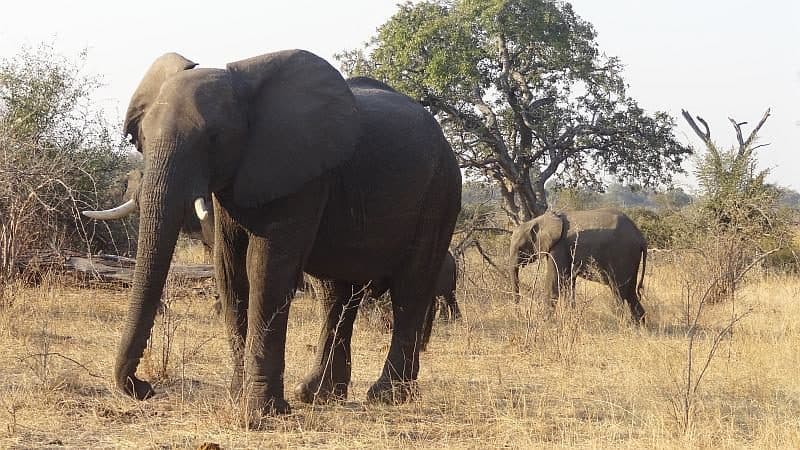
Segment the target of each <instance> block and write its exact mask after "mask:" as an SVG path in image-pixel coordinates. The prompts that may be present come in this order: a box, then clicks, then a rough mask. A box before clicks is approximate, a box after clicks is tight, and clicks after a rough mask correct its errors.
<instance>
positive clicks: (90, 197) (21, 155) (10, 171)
mask: <svg viewBox="0 0 800 450" xmlns="http://www.w3.org/2000/svg"><path fill="white" fill-rule="evenodd" d="M85 57H86V55H85V54H81V55H80V56H79V59H78V60H77V61H73V60H70V59H68V58H65V57H63V56H61V55H59V54H57V53H56V52H55V51H54V50H53V48H52V46H49V45H41V46H39V47H36V48H24V49H22V50H21V51H20V52H19V53H18V54H17V55H15V56H12V57H10V58H6V59H2V60H0V278H8V277H10V276H13V275H14V274H15V273H16V270H17V266H18V264H19V262H20V261H19V260H20V258H21V256H22V255H28V256H29V255H30V254H31V253H34V252H37V251H41V250H45V249H46V250H60V249H62V248H63V247H67V248H71V249H78V250H79V249H84V250H95V249H98V248H101V247H102V248H106V249H109V248H111V249H113V248H114V244H115V242H120V244H121V245H122V250H123V251H118V252H119V253H123V252H124V250H127V249H128V247H130V244H131V243H132V241H133V239H131V236H130V234H129V233H125V229H124V223H123V224H120V223H116V224H101V225H99V228H97V229H95V228H93V224H90V223H87V222H84V221H83V219H82V218H81V216H80V214H78V211H79V210H80V209H82V208H86V207H87V206H90V207H92V208H93V207H96V206H98V205H100V206H110V205H112V204H113V203H115V202H116V200H118V197H116V195H117V194H119V189H118V188H117V187H118V186H117V180H119V178H120V176H121V175H122V174H123V173H124V172H125V171H127V170H128V168H129V167H130V165H131V161H130V158H129V156H128V154H127V152H126V151H125V145H126V144H125V143H124V141H123V139H122V136H121V135H120V134H119V133H118V132H117V131H116V130H118V129H119V127H118V126H116V125H111V124H109V122H108V121H107V120H106V119H105V117H104V115H103V113H102V111H100V110H98V109H96V108H94V107H93V106H92V104H91V101H90V99H91V94H92V93H93V92H94V90H95V89H96V88H97V87H98V86H99V81H98V79H97V78H96V77H93V76H89V75H86V74H84V73H83V70H82V68H81V64H82V62H83V60H84V59H85ZM114 188H117V189H114ZM115 197H116V198H115ZM112 227H113V228H112ZM115 236H116V238H115ZM134 237H135V236H134ZM117 250H119V249H117Z"/></svg>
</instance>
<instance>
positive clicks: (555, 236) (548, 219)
mask: <svg viewBox="0 0 800 450" xmlns="http://www.w3.org/2000/svg"><path fill="white" fill-rule="evenodd" d="M532 231H533V232H534V233H535V234H536V246H537V247H538V248H537V250H538V251H540V252H549V251H550V249H552V248H553V246H554V245H556V242H558V241H559V240H560V239H561V234H562V232H563V231H564V222H563V221H562V220H561V218H560V217H558V216H557V215H555V214H553V213H551V212H546V213H544V214H542V215H541V216H539V217H537V218H536V219H535V225H534V227H533V229H532Z"/></svg>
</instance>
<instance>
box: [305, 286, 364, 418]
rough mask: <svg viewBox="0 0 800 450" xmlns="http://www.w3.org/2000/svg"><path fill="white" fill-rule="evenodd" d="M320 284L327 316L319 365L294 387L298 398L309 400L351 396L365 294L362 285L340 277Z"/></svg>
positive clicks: (326, 399) (321, 339)
mask: <svg viewBox="0 0 800 450" xmlns="http://www.w3.org/2000/svg"><path fill="white" fill-rule="evenodd" d="M320 285H321V286H320V292H319V296H320V301H321V303H322V306H323V308H324V309H325V310H326V319H325V325H324V327H323V328H322V332H321V334H320V337H319V344H318V345H317V356H316V362H315V367H314V368H312V369H311V371H310V372H309V373H308V374H307V375H306V377H305V379H304V380H303V381H302V382H301V383H299V384H298V385H297V386H296V387H295V389H294V392H295V396H296V397H297V399H298V400H300V401H302V402H305V403H313V402H320V403H323V402H327V401H328V400H330V399H340V400H344V399H346V398H347V388H348V386H349V384H350V372H351V367H352V363H351V351H350V340H351V338H352V336H353V322H354V321H355V318H356V313H357V312H358V306H359V304H360V302H361V299H362V298H363V297H364V292H363V291H364V289H363V286H361V285H355V284H352V283H349V282H339V281H323V282H321V283H320Z"/></svg>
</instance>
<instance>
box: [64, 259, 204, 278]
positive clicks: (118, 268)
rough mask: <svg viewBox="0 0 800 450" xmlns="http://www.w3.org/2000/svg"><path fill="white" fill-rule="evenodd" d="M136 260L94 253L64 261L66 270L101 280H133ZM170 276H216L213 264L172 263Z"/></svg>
mask: <svg viewBox="0 0 800 450" xmlns="http://www.w3.org/2000/svg"><path fill="white" fill-rule="evenodd" d="M135 265H136V260H135V259H131V258H125V257H123V256H116V255H93V256H91V257H83V256H68V257H67V258H66V260H65V261H64V268H65V269H66V270H70V271H75V272H80V273H83V274H86V275H88V276H90V277H92V278H95V279H97V280H99V281H110V282H122V283H124V284H130V283H132V282H133V270H134V267H135ZM169 276H170V277H173V278H175V279H183V280H204V279H207V278H212V277H213V276H214V266H213V265H211V264H172V266H170V269H169Z"/></svg>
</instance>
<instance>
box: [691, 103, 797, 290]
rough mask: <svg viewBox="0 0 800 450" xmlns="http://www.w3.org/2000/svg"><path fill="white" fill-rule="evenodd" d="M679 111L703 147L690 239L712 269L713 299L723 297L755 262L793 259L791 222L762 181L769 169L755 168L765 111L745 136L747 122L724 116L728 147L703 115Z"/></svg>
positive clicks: (778, 262) (773, 189)
mask: <svg viewBox="0 0 800 450" xmlns="http://www.w3.org/2000/svg"><path fill="white" fill-rule="evenodd" d="M682 114H683V117H684V119H686V121H687V122H688V123H689V125H690V126H691V127H692V129H693V130H694V132H695V133H696V134H697V136H699V137H700V139H701V140H702V141H703V144H705V147H706V151H705V153H704V154H703V155H702V157H701V159H700V160H699V162H698V163H697V172H696V175H697V179H698V182H699V185H700V190H701V193H702V197H701V198H700V200H699V202H698V206H699V211H700V214H699V217H698V218H697V219H696V222H697V223H695V224H693V225H694V226H693V228H694V230H695V235H696V236H695V241H696V242H697V247H698V248H700V249H701V250H703V253H704V255H705V257H706V258H707V262H708V263H709V265H710V267H711V268H712V270H715V271H716V272H717V275H716V282H715V287H716V289H717V292H715V293H714V298H715V299H725V298H728V297H731V296H732V295H733V294H734V293H735V291H736V288H737V285H738V283H739V282H740V281H741V280H742V278H743V277H744V275H745V274H746V273H747V272H748V271H749V270H750V269H751V268H752V267H754V266H755V265H756V263H758V262H760V261H762V260H767V262H771V263H773V264H775V265H781V264H784V263H785V262H786V261H791V262H796V261H794V255H795V254H796V252H795V251H794V248H793V244H792V240H793V236H792V235H793V233H792V232H791V229H790V228H789V223H790V221H789V220H787V219H788V217H787V216H786V215H785V213H786V211H784V210H783V209H782V208H781V207H780V203H779V200H780V191H779V190H778V189H777V188H776V187H775V186H773V185H771V184H768V183H767V182H766V178H767V175H769V169H763V170H759V169H758V158H757V157H756V150H757V149H759V148H761V147H764V146H766V145H767V144H758V143H757V141H758V132H759V131H760V130H761V127H762V126H764V123H765V122H766V121H767V119H768V118H769V116H770V110H769V109H767V111H766V112H765V113H764V115H763V116H762V118H761V120H760V121H759V122H758V123H757V124H756V125H755V127H753V130H752V131H751V132H750V134H749V135H748V136H747V137H746V138H745V136H744V134H743V133H742V126H743V125H745V124H747V122H738V121H736V120H734V119H729V120H730V122H731V124H732V125H733V128H734V131H735V132H736V139H737V142H738V145H737V146H736V147H732V148H730V149H727V150H720V149H719V148H717V146H716V144H715V143H714V141H713V140H712V139H711V132H710V130H709V128H708V124H707V123H706V121H705V120H703V118H702V117H699V116H698V117H697V118H696V119H697V120H696V121H695V120H694V118H692V116H691V114H689V113H688V112H687V111H685V110H684V111H682ZM698 123H699V124H698ZM701 126H702V128H701ZM779 252H782V253H779ZM768 258H771V261H770V260H769V259H768Z"/></svg>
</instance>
